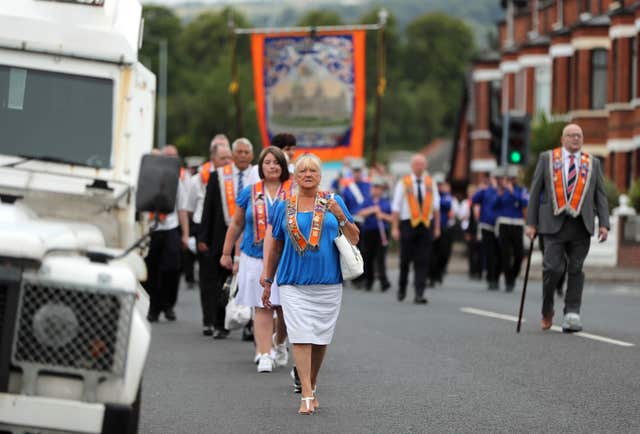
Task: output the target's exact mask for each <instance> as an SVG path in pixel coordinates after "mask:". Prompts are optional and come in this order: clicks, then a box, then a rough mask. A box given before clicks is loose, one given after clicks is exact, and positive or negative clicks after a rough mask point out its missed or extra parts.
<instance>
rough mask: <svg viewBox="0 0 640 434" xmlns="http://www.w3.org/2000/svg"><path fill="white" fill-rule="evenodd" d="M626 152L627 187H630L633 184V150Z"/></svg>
mask: <svg viewBox="0 0 640 434" xmlns="http://www.w3.org/2000/svg"><path fill="white" fill-rule="evenodd" d="M626 154H627V155H626V160H627V161H626V163H627V164H626V172H627V173H626V175H627V178H626V179H627V188H631V185H632V184H633V151H629V152H627V153H626Z"/></svg>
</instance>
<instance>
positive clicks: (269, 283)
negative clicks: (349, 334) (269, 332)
mask: <svg viewBox="0 0 640 434" xmlns="http://www.w3.org/2000/svg"><path fill="white" fill-rule="evenodd" d="M294 179H295V183H296V185H297V193H296V194H294V195H293V196H292V197H290V198H289V199H287V200H286V201H280V202H279V203H278V204H277V205H276V207H275V209H274V211H273V213H272V214H271V219H270V223H271V232H270V234H268V235H267V237H268V239H267V241H266V242H265V245H266V246H268V248H269V251H268V252H265V267H264V274H263V275H262V277H261V283H262V284H263V285H264V292H263V294H262V301H263V303H265V305H268V304H269V299H270V297H271V296H272V292H273V287H274V286H275V284H276V283H277V286H278V288H279V290H280V301H281V304H282V309H283V313H284V320H285V323H286V325H287V332H288V335H289V341H290V342H291V343H292V344H293V358H294V361H295V365H296V368H297V370H298V375H299V376H300V381H301V383H302V401H301V403H300V409H299V411H298V412H299V413H300V414H311V413H313V412H314V410H315V409H316V408H317V407H318V405H319V404H318V400H317V399H316V396H315V388H316V383H317V379H318V372H319V370H320V366H321V365H322V360H323V359H324V355H325V352H326V349H327V345H328V344H329V343H330V342H331V340H332V338H333V333H334V330H335V324H336V321H337V319H338V314H339V312H340V303H341V300H342V273H341V271H340V253H339V252H338V249H337V248H336V246H335V244H334V242H333V240H334V239H335V238H336V237H337V236H338V235H339V231H340V230H341V231H342V232H343V233H344V235H345V236H346V237H347V239H348V240H349V241H350V242H351V243H352V244H354V245H355V244H357V242H358V237H359V231H358V227H357V226H356V225H355V224H354V222H353V217H352V216H351V214H350V213H349V211H348V210H347V208H346V206H345V204H344V202H343V201H342V198H341V197H340V196H337V195H335V196H334V195H332V194H329V193H326V192H322V191H320V190H319V185H320V179H321V162H320V160H319V159H318V157H316V156H315V155H313V154H303V155H302V156H300V157H298V159H297V160H296V165H295V175H294ZM276 269H277V277H276V276H275V274H276ZM274 280H275V282H274Z"/></svg>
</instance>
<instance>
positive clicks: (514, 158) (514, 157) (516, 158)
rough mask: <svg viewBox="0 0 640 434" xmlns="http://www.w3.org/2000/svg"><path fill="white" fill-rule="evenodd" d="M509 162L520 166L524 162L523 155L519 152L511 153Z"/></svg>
mask: <svg viewBox="0 0 640 434" xmlns="http://www.w3.org/2000/svg"><path fill="white" fill-rule="evenodd" d="M509 161H511V162H512V163H513V164H518V163H520V162H522V154H521V153H520V152H519V151H511V153H510V154H509Z"/></svg>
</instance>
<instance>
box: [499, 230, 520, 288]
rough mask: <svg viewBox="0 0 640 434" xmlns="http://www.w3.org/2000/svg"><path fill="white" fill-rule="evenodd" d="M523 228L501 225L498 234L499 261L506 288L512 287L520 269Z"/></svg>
mask: <svg viewBox="0 0 640 434" xmlns="http://www.w3.org/2000/svg"><path fill="white" fill-rule="evenodd" d="M523 231H524V229H523V227H522V226H520V225H508V224H501V225H500V229H499V233H498V244H499V246H500V260H501V265H502V270H503V271H504V280H505V282H506V284H507V286H513V285H515V283H516V278H517V277H518V275H519V274H520V268H522V258H523V257H524V245H523V244H522V236H523Z"/></svg>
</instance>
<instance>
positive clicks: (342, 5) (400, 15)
mask: <svg viewBox="0 0 640 434" xmlns="http://www.w3.org/2000/svg"><path fill="white" fill-rule="evenodd" d="M156 1H157V0H156ZM227 6H233V7H235V8H237V9H239V10H241V11H242V12H243V13H245V14H246V15H247V17H248V18H249V19H250V20H251V23H252V24H253V25H254V26H256V27H283V26H294V25H296V23H297V22H298V20H299V19H300V17H302V16H303V15H304V14H305V13H306V12H308V11H310V10H313V9H323V10H327V9H328V10H334V11H336V12H338V14H339V15H340V16H341V17H342V21H343V22H344V23H346V24H350V23H356V22H358V20H359V19H360V17H362V15H363V14H364V13H366V12H367V11H369V10H371V9H373V8H375V7H380V6H383V7H385V8H387V10H389V11H390V12H391V13H393V14H394V15H395V17H396V19H397V22H398V25H399V27H400V29H401V30H402V29H404V27H405V26H406V25H407V24H408V23H410V22H411V21H412V20H413V19H415V18H416V17H418V16H420V15H423V14H425V13H429V12H444V13H446V14H448V15H451V16H454V17H459V18H462V19H463V20H465V21H466V22H467V23H468V24H469V25H471V27H472V28H473V29H474V31H475V34H476V42H477V44H478V45H479V46H484V45H485V44H486V40H485V39H486V34H487V32H488V31H489V30H493V29H494V28H495V22H496V21H497V20H498V19H500V18H501V16H502V15H503V11H502V9H501V8H500V2H499V1H498V0H384V1H380V0H343V1H336V0H313V1H302V0H261V1H256V0H253V1H243V0H228V1H224V0H222V1H220V0H219V1H215V2H210V1H189V2H185V3H181V4H178V5H176V6H174V9H175V11H176V13H177V14H178V15H179V16H180V17H181V18H182V19H183V20H184V21H190V20H191V19H193V17H195V16H196V15H198V14H200V13H202V12H205V11H207V10H219V9H220V8H223V7H227Z"/></svg>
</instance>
